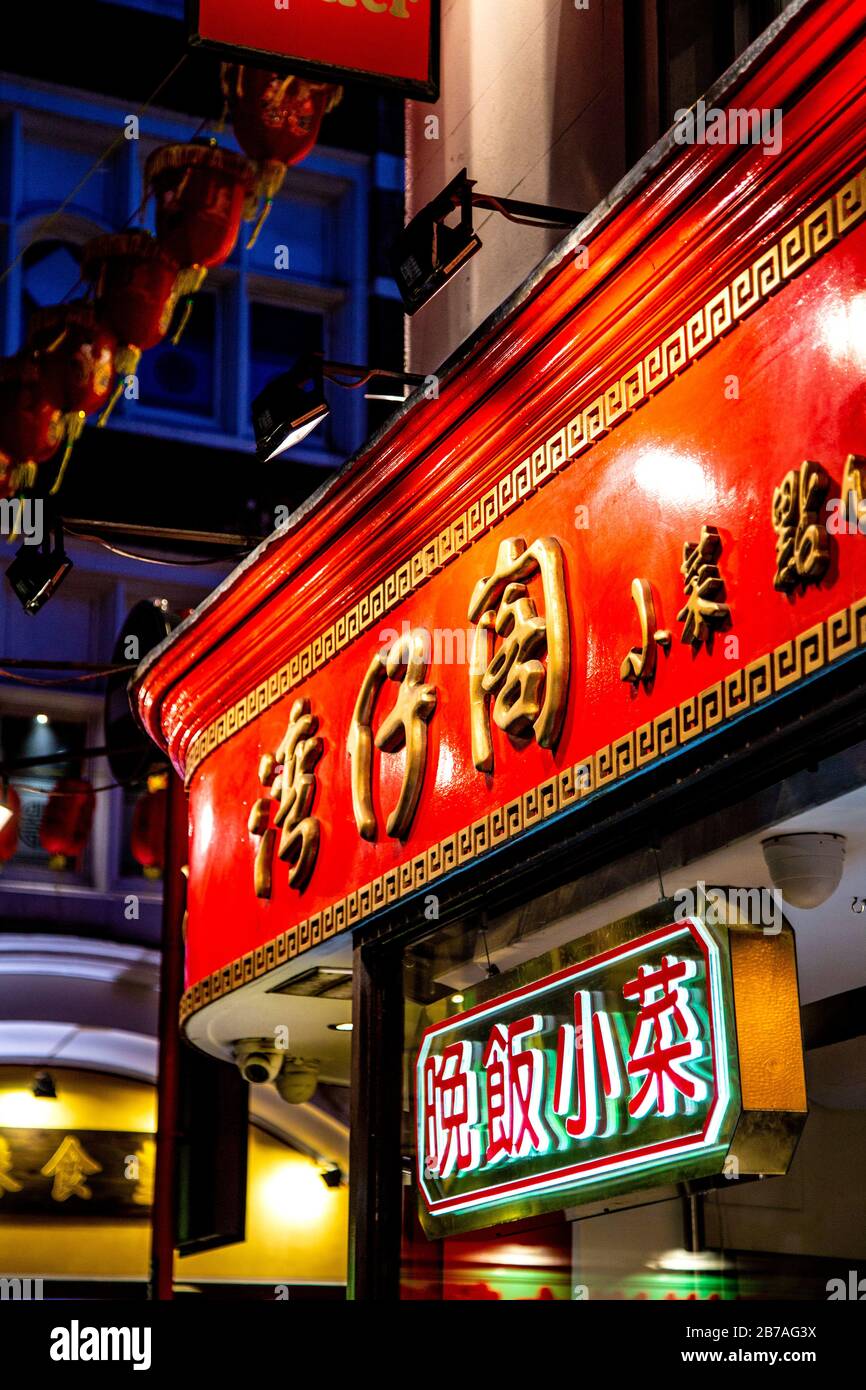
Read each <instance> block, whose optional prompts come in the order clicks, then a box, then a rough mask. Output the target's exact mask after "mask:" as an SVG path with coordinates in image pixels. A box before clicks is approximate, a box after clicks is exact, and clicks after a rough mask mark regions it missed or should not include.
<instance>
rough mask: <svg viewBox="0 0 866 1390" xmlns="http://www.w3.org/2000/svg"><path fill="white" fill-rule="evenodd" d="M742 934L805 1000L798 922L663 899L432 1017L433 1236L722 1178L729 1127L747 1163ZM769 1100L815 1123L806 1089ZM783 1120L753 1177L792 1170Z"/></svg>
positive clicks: (424, 1055)
mask: <svg viewBox="0 0 866 1390" xmlns="http://www.w3.org/2000/svg"><path fill="white" fill-rule="evenodd" d="M660 917H661V918H662V920H661V921H660V922H659V920H658V919H659V918H660ZM746 933H747V934H748V938H749V939H750V940H751V941H752V942H753V943H754V942H755V941H757V942H758V944H759V946H760V951H759V956H760V958H761V960H762V961H763V962H764V964H766V962H767V959H768V953H773V955H774V957H775V959H776V962H777V964H778V963H779V962H781V963H782V964H783V965H784V966H785V968H786V971H787V974H786V993H785V995H784V997H785V1000H786V1001H787V1004H786V1007H787V1008H788V1009H793V1010H796V1009H797V1008H798V1004H797V996H796V964H795V957H794V953H793V934H792V933H791V930H790V928H789V927H788V928H786V930H785V932H784V933H780V934H779V935H778V936H774V937H769V936H764V935H763V934H761V933H760V932H759V931H757V930H756V929H755V928H754V927H749V926H746V925H745V924H741V923H738V924H736V926H735V928H734V929H732V928H731V927H730V926H728V925H718V924H716V923H714V922H712V921H708V920H706V918H704V917H697V916H692V917H688V918H685V919H681V920H673V921H672V920H671V914H670V912H669V907H668V905H664V904H662V905H658V906H657V907H655V908H652V909H650V910H649V911H648V913H645V914H642V915H641V917H640V918H637V919H635V918H631V919H627V920H626V922H624V923H618V924H615V925H614V926H613V927H608V928H605V929H604V931H603V932H602V933H596V934H595V935H594V936H592V937H587V938H584V940H583V941H581V942H577V943H575V945H574V946H572V947H570V948H568V949H567V950H566V951H564V952H559V953H556V954H557V955H558V956H559V958H560V959H562V958H563V957H567V956H569V955H570V956H573V957H575V959H573V960H571V961H569V963H567V964H565V965H564V966H563V967H562V968H560V969H554V970H553V971H552V972H549V973H548V968H549V966H550V964H552V963H554V964H555V963H556V962H555V960H551V958H543V959H542V960H539V961H536V962H530V963H529V964H528V965H526V966H523V967H521V968H520V970H519V971H518V972H515V976H516V977H517V978H518V980H519V982H518V983H516V985H515V987H513V988H506V990H505V992H504V993H500V994H498V995H497V996H496V997H494V998H479V999H478V1002H475V1001H474V999H473V1000H470V999H469V996H467V1005H468V1006H467V1007H466V1008H465V1009H464V1010H463V1011H462V1012H460V1013H458V1014H454V1015H452V1016H451V1017H449V1018H445V1019H442V1020H441V1021H438V1022H435V1023H433V1024H431V1025H430V1026H429V1027H428V1028H427V1029H426V1031H425V1032H424V1034H423V1038H422V1040H421V1046H420V1050H419V1053H418V1058H417V1064H416V1126H417V1129H416V1134H417V1149H418V1183H419V1189H420V1194H421V1199H422V1202H421V1213H422V1220H423V1221H424V1224H425V1229H426V1230H427V1231H428V1233H429V1234H446V1233H447V1232H448V1231H451V1230H455V1229H468V1228H471V1227H477V1226H481V1225H489V1224H491V1223H493V1222H496V1221H501V1220H506V1219H509V1218H513V1217H515V1216H518V1215H519V1216H524V1215H527V1214H530V1213H532V1212H535V1211H538V1210H543V1209H545V1208H549V1207H551V1206H559V1207H566V1206H572V1205H577V1204H579V1203H581V1202H588V1201H592V1200H596V1199H598V1198H599V1197H603V1196H606V1195H613V1194H622V1193H627V1192H630V1191H632V1190H634V1189H638V1188H641V1187H647V1186H658V1185H662V1186H664V1185H668V1184H670V1183H672V1182H675V1181H682V1180H684V1179H686V1178H689V1179H700V1178H708V1177H711V1176H713V1175H718V1174H720V1173H722V1172H723V1170H724V1168H725V1164H726V1161H727V1160H728V1158H729V1153H730V1152H731V1151H732V1141H733V1140H734V1136H735V1135H736V1134H737V1133H739V1134H740V1136H741V1140H742V1143H741V1147H742V1148H743V1154H742V1155H741V1158H742V1161H743V1162H744V1163H745V1164H746V1166H745V1167H744V1168H742V1170H741V1169H740V1167H739V1165H740V1162H741V1158H740V1157H737V1156H736V1155H734V1160H735V1162H736V1164H737V1165H738V1166H737V1171H738V1173H739V1171H743V1172H747V1171H750V1169H749V1167H748V1165H749V1163H750V1161H751V1158H750V1155H751V1154H752V1152H753V1151H754V1148H755V1145H754V1131H755V1128H756V1127H755V1125H754V1116H753V1115H752V1114H751V1112H749V1115H748V1117H747V1121H748V1122H747V1123H746V1124H745V1126H743V1125H741V1121H742V1119H743V1116H744V1114H745V1113H746V1107H745V1106H744V1101H743V1094H744V1093H743V1085H742V1075H741V1067H740V1060H741V1058H740V1054H741V1052H742V1051H743V1046H744V1043H745V1044H746V1045H747V1061H748V1067H747V1070H748V1071H749V1072H750V1073H751V1071H752V1070H754V1068H755V1064H756V1047H755V1044H754V1040H752V1043H751V1045H750V1046H749V1039H748V1038H746V1037H744V1036H743V1035H741V1029H740V1025H742V1026H743V1027H745V1026H747V1024H748V1020H749V1018H750V1017H753V1016H754V1015H755V1010H754V1008H753V1007H751V1001H750V1000H747V995H748V992H749V990H752V991H754V988H755V974H756V968H757V966H756V962H757V959H758V957H757V956H756V955H755V952H754V950H752V951H750V950H749V949H748V948H747V949H746V950H745V952H744V951H743V950H740V949H739V947H738V946H737V944H736V943H734V947H733V949H732V937H734V936H735V935H737V934H739V937H741V938H742V939H743V941H745V940H746ZM774 943H778V944H777V945H774ZM600 947H601V949H600ZM737 962H739V964H738V966H737ZM735 966H737V968H735ZM527 976H529V977H530V978H529V979H528V981H527ZM503 983H505V984H506V986H507V984H508V980H507V978H504V977H498V978H497V980H496V982H495V985H491V984H490V983H489V982H488V985H487V986H486V987H484V988H485V990H486V991H487V993H489V990H490V989H491V988H499V989H500V990H501V989H502V986H503ZM738 984H739V987H740V993H741V995H742V998H743V1000H744V1001H746V1002H747V1007H746V1009H745V1013H744V1017H743V1019H741V1020H738V1018H737V1012H736V1009H735V1007H734V1006H735V995H736V994H737V985H738ZM744 991H745V992H744ZM479 992H483V991H478V992H476V994H478V993H479ZM782 1012H783V1013H784V1009H783V1010H782ZM776 1016H777V1018H778V1017H780V1016H779V1015H776ZM778 1026H779V1028H780V1030H781V1029H782V1028H783V1024H782V1023H781V1021H780V1022H779V1024H778ZM759 1050H760V1045H759V1046H758V1051H759ZM797 1061H799V1075H800V1080H801V1083H802V1054H801V1053H800V1054H799V1057H798V1058H794V1059H792V1065H794V1069H795V1070H796V1063H797ZM787 1074H788V1073H787V1071H786V1076H787ZM776 1101H778V1104H776V1103H775V1102H774V1098H773V1097H772V1096H769V1097H766V1096H765V1097H763V1098H762V1107H763V1108H766V1109H770V1110H775V1111H776V1112H778V1115H777V1117H778V1116H782V1115H784V1116H785V1117H788V1116H789V1114H790V1112H792V1111H793V1112H794V1113H797V1114H801V1115H802V1117H803V1118H804V1117H805V1109H806V1105H805V1086H804V1085H803V1084H801V1086H800V1089H799V1090H798V1089H797V1087H796V1084H795V1085H794V1088H793V1090H792V1089H791V1087H790V1086H789V1087H788V1089H787V1090H786V1091H785V1093H784V1095H783V1094H782V1093H781V1092H780V1093H779V1096H778V1097H776ZM799 1123H800V1124H801V1123H802V1119H801V1120H800V1122H799ZM758 1128H760V1126H759V1127H758ZM770 1128H772V1125H771V1126H770ZM776 1128H777V1129H778V1130H779V1136H780V1143H779V1145H778V1153H776V1154H774V1155H770V1154H769V1153H767V1152H762V1153H761V1154H760V1158H759V1161H760V1162H761V1163H762V1164H766V1163H767V1162H768V1161H770V1162H773V1163H775V1164H776V1165H777V1166H776V1167H772V1168H768V1167H766V1166H762V1167H761V1168H760V1169H759V1170H758V1169H756V1171H761V1172H769V1171H785V1168H786V1167H787V1164H788V1162H789V1161H790V1157H791V1155H792V1154H793V1142H795V1141H796V1134H797V1133H798V1132H799V1124H796V1125H791V1124H790V1123H788V1121H787V1118H786V1119H785V1120H784V1121H783V1122H782V1123H781V1124H780V1125H777V1126H776ZM763 1129H764V1132H765V1133H766V1131H767V1126H766V1124H765V1125H764V1126H763ZM791 1136H793V1142H789V1140H791ZM783 1150H784V1152H783ZM780 1164H784V1167H781V1168H780V1167H779V1166H778V1165H780Z"/></svg>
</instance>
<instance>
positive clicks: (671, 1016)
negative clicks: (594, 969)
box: [622, 956, 707, 1117]
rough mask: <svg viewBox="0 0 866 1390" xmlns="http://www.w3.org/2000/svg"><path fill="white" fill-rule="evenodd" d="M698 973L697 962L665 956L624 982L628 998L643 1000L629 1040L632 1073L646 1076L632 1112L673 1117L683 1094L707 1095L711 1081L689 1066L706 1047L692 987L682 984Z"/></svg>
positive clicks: (689, 1098) (691, 1096)
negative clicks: (698, 1074) (694, 1006)
mask: <svg viewBox="0 0 866 1390" xmlns="http://www.w3.org/2000/svg"><path fill="white" fill-rule="evenodd" d="M696 973H697V964H696V962H695V961H686V960H678V959H677V958H676V956H664V957H663V958H662V963H661V965H660V966H658V967H657V968H656V969H653V968H652V967H651V966H648V965H640V966H638V972H637V978H636V979H634V980H629V981H628V983H627V984H625V985H623V990H622V992H623V994H624V995H625V997H626V999H637V1000H638V1001H639V1007H638V1014H637V1019H636V1021H635V1026H634V1029H633V1031H632V1035H631V1039H630V1041H629V1048H628V1052H629V1062H628V1074H629V1076H638V1077H640V1076H642V1077H643V1078H644V1080H643V1082H642V1083H641V1085H640V1087H639V1089H638V1091H637V1092H636V1094H635V1095H633V1096H632V1097H631V1099H630V1100H629V1103H628V1112H629V1114H630V1115H634V1116H638V1117H640V1116H642V1115H646V1114H648V1113H649V1111H650V1110H653V1109H655V1110H656V1112H657V1113H658V1114H659V1115H673V1114H674V1113H675V1111H676V1107H677V1094H679V1095H682V1096H684V1097H685V1099H686V1100H687V1101H702V1100H704V1099H705V1097H706V1094H707V1084H706V1082H705V1081H703V1080H702V1079H701V1078H700V1077H699V1076H695V1075H693V1074H692V1073H691V1072H689V1071H687V1070H686V1067H687V1064H688V1063H689V1062H691V1061H694V1060H696V1059H697V1058H698V1057H700V1056H701V1055H702V1052H703V1048H702V1045H701V1042H700V1040H699V1034H700V1024H699V1022H698V1019H697V1016H696V1014H695V1013H694V1010H693V1009H692V1007H691V1004H690V1002H689V991H688V989H687V988H686V987H685V985H683V984H681V983H679V982H680V981H683V980H688V979H691V978H692V977H693V976H694V975H695V974H696ZM672 986H673V988H672ZM657 996H658V997H657Z"/></svg>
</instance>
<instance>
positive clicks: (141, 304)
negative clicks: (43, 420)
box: [81, 231, 180, 425]
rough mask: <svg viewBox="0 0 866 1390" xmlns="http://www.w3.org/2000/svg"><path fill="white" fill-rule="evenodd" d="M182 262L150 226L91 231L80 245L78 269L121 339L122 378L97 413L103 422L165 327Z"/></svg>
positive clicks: (102, 317) (102, 315)
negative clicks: (106, 232)
mask: <svg viewBox="0 0 866 1390" xmlns="http://www.w3.org/2000/svg"><path fill="white" fill-rule="evenodd" d="M179 270H180V267H179V266H178V264H177V262H176V261H175V260H174V259H173V258H172V257H171V256H170V255H169V254H168V252H167V251H165V250H164V249H163V247H161V246H160V245H159V242H157V241H155V240H154V238H153V237H152V236H151V235H150V233H149V232H143V231H134V232H118V233H117V234H115V235H113V236H100V237H95V238H94V239H93V241H89V242H88V243H87V245H86V246H85V247H84V254H83V257H82V262H81V272H82V274H83V275H84V277H85V278H86V279H87V280H90V281H91V283H92V284H93V286H94V292H95V300H96V312H97V315H98V317H99V319H100V321H101V322H102V323H104V324H106V325H107V326H108V328H110V329H111V331H112V332H113V333H114V335H115V337H116V338H117V341H118V343H119V344H120V346H119V348H118V349H117V351H116V352H115V354H114V369H115V371H116V372H117V373H118V375H119V376H120V378H121V380H120V382H119V383H118V385H117V387H116V388H115V391H114V395H113V396H112V397H111V399H110V400H109V402H108V405H107V406H106V408H105V410H104V412H103V414H102V415H101V417H100V420H99V423H100V425H104V424H105V422H106V420H107V419H108V416H109V415H110V414H111V411H112V409H113V408H114V405H115V403H116V401H117V400H118V398H119V396H120V393H121V391H122V390H123V378H124V377H127V376H130V375H131V374H133V373H134V372H135V370H136V368H137V367H138V364H139V361H140V360H141V354H142V352H144V351H145V349H147V348H151V347H156V344H157V343H158V342H160V341H161V340H162V339H163V338H164V337H165V335H166V333H167V332H168V327H169V324H170V323H171V317H172V314H173V313H174V309H175V305H176V303H177V278H178V273H179Z"/></svg>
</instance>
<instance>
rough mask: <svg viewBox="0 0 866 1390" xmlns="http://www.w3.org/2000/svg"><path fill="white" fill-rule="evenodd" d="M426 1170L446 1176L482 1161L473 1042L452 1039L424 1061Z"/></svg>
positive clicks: (475, 1166)
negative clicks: (440, 1051) (452, 1040)
mask: <svg viewBox="0 0 866 1390" xmlns="http://www.w3.org/2000/svg"><path fill="white" fill-rule="evenodd" d="M424 1115H425V1126H426V1130H425V1137H426V1149H427V1164H426V1167H427V1172H428V1174H429V1175H435V1176H436V1177H438V1178H440V1179H441V1178H447V1177H449V1176H450V1174H451V1173H453V1172H454V1169H455V1168H456V1169H457V1171H458V1173H466V1172H471V1170H472V1169H473V1168H477V1167H478V1165H479V1163H480V1161H481V1140H480V1137H479V1134H478V1130H477V1129H476V1128H475V1126H476V1124H477V1123H478V1077H477V1076H476V1075H475V1073H474V1071H473V1070H472V1044H471V1043H470V1042H466V1041H463V1042H455V1043H451V1044H450V1046H449V1047H446V1048H445V1049H444V1051H443V1052H442V1053H441V1055H439V1056H437V1057H428V1058H427V1061H426V1063H425V1065H424Z"/></svg>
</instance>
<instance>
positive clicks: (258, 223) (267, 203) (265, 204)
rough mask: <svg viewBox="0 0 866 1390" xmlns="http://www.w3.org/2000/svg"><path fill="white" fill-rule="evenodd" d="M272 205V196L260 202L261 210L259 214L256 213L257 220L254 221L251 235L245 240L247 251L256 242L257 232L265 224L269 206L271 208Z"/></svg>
mask: <svg viewBox="0 0 866 1390" xmlns="http://www.w3.org/2000/svg"><path fill="white" fill-rule="evenodd" d="M273 206H274V200H273V198H266V199H265V201H264V202H263V203H262V210H261V212H260V213H259V215H258V219H257V221H256V225H255V226H254V227H253V230H252V233H251V235H250V239H249V241H248V242H247V250H248V251H252V249H253V247H254V246H255V244H256V242H257V241H258V239H259V232H260V231H261V230H262V227H263V226H264V225H265V223H266V222H267V220H268V214H269V212H270V210H271V208H272V207H273Z"/></svg>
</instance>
